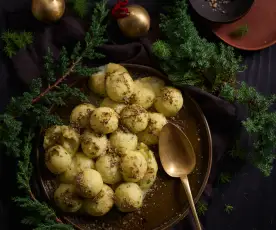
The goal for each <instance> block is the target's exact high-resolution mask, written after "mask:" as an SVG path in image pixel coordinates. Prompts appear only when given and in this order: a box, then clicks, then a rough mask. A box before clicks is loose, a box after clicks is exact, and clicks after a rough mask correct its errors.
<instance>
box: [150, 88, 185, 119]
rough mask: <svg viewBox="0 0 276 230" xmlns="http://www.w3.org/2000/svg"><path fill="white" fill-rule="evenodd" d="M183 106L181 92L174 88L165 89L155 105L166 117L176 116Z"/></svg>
mask: <svg viewBox="0 0 276 230" xmlns="http://www.w3.org/2000/svg"><path fill="white" fill-rule="evenodd" d="M182 106H183V97H182V94H181V91H180V90H178V89H176V88H173V87H164V88H163V89H162V90H161V92H160V94H159V95H158V96H157V98H156V101H155V103H154V107H155V109H156V110H157V111H158V112H159V113H162V114H164V115H165V116H166V117H173V116H175V115H176V114H177V113H178V112H179V110H180V109H181V108H182Z"/></svg>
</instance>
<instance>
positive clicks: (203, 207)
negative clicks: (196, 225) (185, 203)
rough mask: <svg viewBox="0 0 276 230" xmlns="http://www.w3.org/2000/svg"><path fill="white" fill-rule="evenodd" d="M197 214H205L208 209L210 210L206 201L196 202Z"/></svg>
mask: <svg viewBox="0 0 276 230" xmlns="http://www.w3.org/2000/svg"><path fill="white" fill-rule="evenodd" d="M196 210H197V214H198V215H199V216H204V215H205V213H206V211H207V210H208V205H207V203H206V202H205V201H198V202H197V204H196Z"/></svg>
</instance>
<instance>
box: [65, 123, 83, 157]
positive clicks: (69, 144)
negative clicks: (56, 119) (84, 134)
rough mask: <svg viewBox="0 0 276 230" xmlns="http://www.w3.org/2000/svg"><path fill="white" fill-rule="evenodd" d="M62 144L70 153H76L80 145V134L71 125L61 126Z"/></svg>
mask: <svg viewBox="0 0 276 230" xmlns="http://www.w3.org/2000/svg"><path fill="white" fill-rule="evenodd" d="M60 145H62V147H63V148H65V149H66V150H67V151H68V152H69V153H71V154H72V155H74V154H75V153H76V152H77V151H78V149H79V146H80V135H79V133H77V132H76V130H75V129H73V128H72V127H70V126H66V125H63V126H62V127H61V139H60Z"/></svg>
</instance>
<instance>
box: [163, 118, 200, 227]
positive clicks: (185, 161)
mask: <svg viewBox="0 0 276 230" xmlns="http://www.w3.org/2000/svg"><path fill="white" fill-rule="evenodd" d="M159 156H160V160H161V163H162V166H163V168H164V170H165V172H166V173H167V174H168V175H169V176H171V177H179V178H180V179H181V182H182V184H183V186H184V189H185V192H186V195H187V198H188V201H189V204H190V207H191V210H192V214H193V216H194V219H195V223H196V226H197V229H198V230H201V229H202V228H201V225H200V221H199V219H198V215H197V213H196V209H195V204H194V200H193V196H192V192H191V189H190V185H189V180H188V174H190V173H191V172H192V171H193V170H194V167H195V164H196V156H195V152H194V149H193V146H192V144H191V142H190V141H189V139H188V137H187V136H186V135H185V134H184V132H182V131H181V129H179V128H178V127H177V126H176V125H174V124H172V123H167V124H166V125H165V126H164V127H163V128H162V130H161V132H160V137H159Z"/></svg>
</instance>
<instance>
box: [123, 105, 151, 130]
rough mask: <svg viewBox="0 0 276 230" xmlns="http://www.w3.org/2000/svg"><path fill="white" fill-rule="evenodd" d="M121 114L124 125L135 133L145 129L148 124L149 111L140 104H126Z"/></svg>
mask: <svg viewBox="0 0 276 230" xmlns="http://www.w3.org/2000/svg"><path fill="white" fill-rule="evenodd" d="M120 116H121V120H120V121H121V123H122V125H123V126H125V127H126V128H127V129H128V130H129V131H131V132H133V133H138V132H141V131H143V130H144V129H145V128H146V127H147V125H148V118H149V117H148V112H147V110H145V109H144V108H143V107H142V106H140V105H136V104H133V105H128V106H126V107H125V108H124V109H123V111H122V112H121V114H120Z"/></svg>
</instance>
